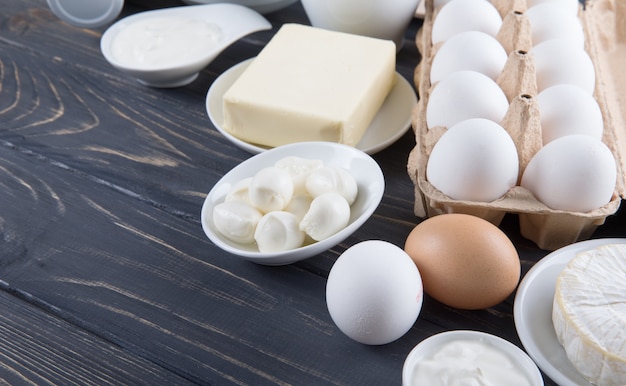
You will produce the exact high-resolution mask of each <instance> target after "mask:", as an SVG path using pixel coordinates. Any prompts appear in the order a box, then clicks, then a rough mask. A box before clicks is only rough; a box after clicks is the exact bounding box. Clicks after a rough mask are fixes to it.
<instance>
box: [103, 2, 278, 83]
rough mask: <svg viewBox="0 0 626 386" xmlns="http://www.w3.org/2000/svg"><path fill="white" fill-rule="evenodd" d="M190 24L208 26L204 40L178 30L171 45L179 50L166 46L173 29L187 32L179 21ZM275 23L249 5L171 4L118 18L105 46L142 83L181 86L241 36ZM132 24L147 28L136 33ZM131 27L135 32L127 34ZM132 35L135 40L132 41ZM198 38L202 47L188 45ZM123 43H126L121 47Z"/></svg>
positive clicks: (107, 53)
mask: <svg viewBox="0 0 626 386" xmlns="http://www.w3.org/2000/svg"><path fill="white" fill-rule="evenodd" d="M166 21H167V23H166ZM140 23H141V24H140ZM138 25H142V26H143V29H139V28H135V29H133V28H134V27H137V26H138ZM190 25H198V26H204V28H205V29H206V31H203V34H202V35H201V37H200V40H199V41H198V40H196V39H189V38H188V37H189V33H187V34H185V35H183V36H177V35H176V38H177V40H175V43H176V44H174V45H172V44H169V45H167V47H169V48H174V49H175V51H177V52H176V53H172V52H166V51H164V50H165V47H163V46H161V47H159V44H162V42H163V41H167V40H168V39H171V38H172V34H181V31H184V28H179V26H181V27H186V26H190ZM271 28H272V25H271V24H270V22H268V21H267V20H266V19H265V18H264V17H263V16H262V15H260V14H259V13H258V12H256V11H254V10H252V9H250V8H248V7H244V6H243V5H237V4H208V5H192V6H180V7H170V8H163V9H157V10H151V11H145V12H139V13H136V14H134V15H131V16H127V17H125V18H123V19H121V20H119V21H117V22H116V23H115V24H113V25H112V26H110V27H109V28H108V29H107V30H106V31H105V32H104V34H103V35H102V38H101V40H100V50H101V51H102V54H103V55H104V57H105V59H106V60H107V61H108V62H109V63H111V65H113V67H115V68H117V69H118V70H120V71H123V72H126V73H128V74H130V75H132V76H134V77H135V78H137V80H139V82H140V83H142V84H145V85H147V86H152V87H180V86H184V85H186V84H189V83H191V82H192V81H193V80H195V79H196V78H197V77H198V72H199V71H200V70H202V69H203V68H204V67H206V66H207V65H208V64H209V63H210V62H211V61H213V59H215V57H217V56H218V55H219V54H220V53H221V52H222V51H223V50H224V49H225V48H226V47H228V46H229V45H231V44H232V43H234V42H235V41H237V40H239V39H241V38H242V37H244V36H246V35H248V34H251V33H253V32H256V31H261V30H268V29H271ZM130 30H133V31H135V30H138V32H141V33H140V34H137V35H134V34H131V33H130V32H129V31H130ZM208 31H211V33H208ZM125 33H128V35H129V36H128V37H126V36H124V35H122V34H125ZM168 34H169V35H168ZM118 37H119V39H117V38H118ZM129 38H131V39H132V40H130V41H129ZM192 41H193V42H194V44H195V45H196V46H197V49H190V48H189V47H186V48H185V46H184V44H185V42H190V43H189V44H191V42H192ZM170 43H171V42H170ZM180 43H183V44H180ZM117 44H121V45H122V46H120V47H121V48H120V49H118V51H117V52H116V48H117V47H116V45H117ZM122 48H123V49H122ZM148 56H150V57H152V56H154V57H155V59H154V60H153V61H150V62H148V61H144V60H143V59H144V58H146V57H148Z"/></svg>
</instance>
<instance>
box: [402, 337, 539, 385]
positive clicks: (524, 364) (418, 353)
mask: <svg viewBox="0 0 626 386" xmlns="http://www.w3.org/2000/svg"><path fill="white" fill-rule="evenodd" d="M454 340H475V341H481V342H483V343H486V344H489V345H491V346H492V347H494V348H496V349H498V350H500V351H501V352H502V353H504V354H506V355H507V356H508V357H509V359H510V360H511V362H512V363H513V364H514V365H515V366H517V367H518V368H519V369H520V370H521V371H522V372H523V373H524V374H525V375H526V377H527V378H528V380H529V381H530V384H531V385H533V386H542V385H543V384H544V383H543V377H542V376H541V372H540V371H539V368H538V367H537V365H536V364H535V362H533V361H532V359H530V357H529V356H528V355H527V354H526V353H525V352H524V351H522V349H520V348H519V347H517V346H516V345H514V344H513V343H511V342H509V341H507V340H504V339H502V338H500V337H497V336H495V335H491V334H487V333H485V332H480V331H469V330H453V331H446V332H442V333H439V334H436V335H433V336H431V337H429V338H426V339H424V340H423V341H421V342H420V343H419V344H418V345H417V346H415V347H414V348H413V350H411V352H410V353H409V355H408V356H407V357H406V360H405V361H404V366H403V368H402V385H403V386H409V385H411V378H412V376H413V371H414V370H415V368H416V367H417V366H418V365H419V363H420V361H422V360H424V359H426V358H430V357H431V356H432V355H433V354H434V353H435V352H436V351H437V350H438V349H439V348H440V347H441V346H442V345H444V344H446V343H448V342H451V341H454Z"/></svg>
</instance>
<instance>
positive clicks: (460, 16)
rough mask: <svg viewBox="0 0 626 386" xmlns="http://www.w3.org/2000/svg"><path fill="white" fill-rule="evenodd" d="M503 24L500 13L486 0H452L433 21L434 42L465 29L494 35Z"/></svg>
mask: <svg viewBox="0 0 626 386" xmlns="http://www.w3.org/2000/svg"><path fill="white" fill-rule="evenodd" d="M501 26H502V17H501V16H500V13H499V12H498V10H497V9H496V7H494V6H493V4H491V3H490V2H489V1H486V0H451V1H448V2H447V3H446V4H444V5H443V6H442V7H441V9H440V10H439V12H438V13H437V15H436V17H435V20H434V21H433V28H432V34H431V38H432V39H431V40H432V44H437V43H441V42H444V41H446V40H448V39H449V38H451V37H452V36H454V35H456V34H458V33H459V32H463V31H481V32H485V33H487V34H489V35H491V36H493V37H495V36H496V35H497V34H498V31H500V27H501Z"/></svg>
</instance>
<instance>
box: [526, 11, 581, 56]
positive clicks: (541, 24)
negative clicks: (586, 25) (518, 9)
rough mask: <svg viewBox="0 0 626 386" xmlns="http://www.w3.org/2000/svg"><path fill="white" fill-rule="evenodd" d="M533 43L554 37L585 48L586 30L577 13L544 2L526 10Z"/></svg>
mask: <svg viewBox="0 0 626 386" xmlns="http://www.w3.org/2000/svg"><path fill="white" fill-rule="evenodd" d="M526 16H527V17H528V20H529V21H530V27H531V35H532V42H533V45H537V44H539V43H541V42H545V41H547V40H552V39H563V40H568V41H570V42H571V43H572V44H574V45H576V46H578V47H580V48H584V46H585V32H584V30H583V26H582V23H581V22H580V19H578V16H577V15H576V14H572V13H570V12H567V10H566V9H565V8H564V7H560V6H558V5H556V4H552V3H542V4H537V5H535V6H532V7H530V8H528V9H527V10H526Z"/></svg>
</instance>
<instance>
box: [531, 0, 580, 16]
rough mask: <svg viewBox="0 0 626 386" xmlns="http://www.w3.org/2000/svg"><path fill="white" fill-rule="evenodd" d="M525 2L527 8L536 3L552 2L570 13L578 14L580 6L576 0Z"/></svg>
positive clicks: (536, 0)
mask: <svg viewBox="0 0 626 386" xmlns="http://www.w3.org/2000/svg"><path fill="white" fill-rule="evenodd" d="M526 4H527V7H528V8H532V7H534V6H535V5H538V4H553V5H556V6H559V7H561V8H563V9H564V10H565V11H566V12H568V13H570V14H572V15H578V8H579V7H580V2H579V1H578V0H526Z"/></svg>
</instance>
